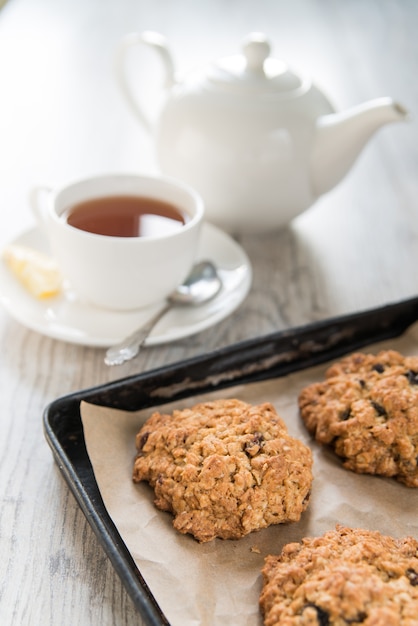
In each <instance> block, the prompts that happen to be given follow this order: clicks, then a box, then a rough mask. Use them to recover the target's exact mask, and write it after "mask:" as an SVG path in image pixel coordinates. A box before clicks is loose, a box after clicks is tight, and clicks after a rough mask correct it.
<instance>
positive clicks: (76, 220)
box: [63, 196, 187, 237]
mask: <svg viewBox="0 0 418 626" xmlns="http://www.w3.org/2000/svg"><path fill="white" fill-rule="evenodd" d="M63 217H64V219H65V220H66V222H67V223H68V224H70V226H74V228H78V229H80V230H85V231H87V232H88V233H95V234H96V235H108V236H111V237H152V236H161V235H165V234H169V233H171V232H174V231H176V230H178V229H179V228H181V227H182V226H183V225H184V224H185V223H186V221H187V217H186V215H185V214H184V213H182V212H181V211H180V209H178V208H176V207H175V206H174V205H172V204H171V203H169V202H165V201H163V200H157V199H155V198H147V197H142V196H106V197H103V198H93V199H90V200H85V201H83V202H80V203H79V204H76V205H74V206H72V207H71V208H70V209H69V210H68V211H67V212H66V213H65V214H64V216H63Z"/></svg>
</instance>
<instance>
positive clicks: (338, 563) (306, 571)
mask: <svg viewBox="0 0 418 626" xmlns="http://www.w3.org/2000/svg"><path fill="white" fill-rule="evenodd" d="M262 573H263V589H262V592H261V595H260V608H261V611H262V613H263V615H264V624H265V626H276V625H278V624H280V626H296V625H300V626H302V625H303V626H307V625H310V626H334V625H335V626H346V625H348V624H351V625H356V624H363V625H364V626H400V625H402V626H417V625H418V541H416V540H415V539H413V538H412V537H405V538H403V539H394V538H392V537H389V536H385V535H382V534H380V533H379V532H377V531H369V530H362V529H352V528H345V527H343V526H337V527H336V530H335V531H330V532H327V533H325V535H323V536H322V537H316V538H305V539H303V540H302V541H301V542H300V543H289V544H287V545H286V546H285V547H284V548H283V550H282V552H281V554H280V555H279V556H268V557H267V558H266V560H265V565H264V568H263V570H262Z"/></svg>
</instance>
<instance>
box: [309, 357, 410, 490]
mask: <svg viewBox="0 0 418 626" xmlns="http://www.w3.org/2000/svg"><path fill="white" fill-rule="evenodd" d="M299 408H300V413H301V416H302V419H303V421H304V422H305V425H306V427H307V429H308V430H309V432H310V433H312V434H313V436H314V437H315V439H316V440H317V441H319V442H321V443H325V444H329V445H331V446H332V447H333V448H334V450H335V452H336V453H337V454H338V455H339V456H340V457H342V458H343V459H344V467H346V468H347V469H350V470H352V471H354V472H358V473H367V474H380V475H382V476H392V477H395V478H397V479H398V480H399V481H400V482H402V483H404V484H405V485H407V486H408V487H418V357H404V356H402V355H401V354H399V353H398V352H395V351H394V350H388V351H383V352H380V353H379V354H378V355H377V356H375V355H372V354H361V353H356V354H352V355H351V356H348V357H346V358H344V359H343V360H342V361H340V362H338V363H335V364H334V365H332V366H331V367H330V368H329V369H328V371H327V373H326V380H325V382H320V383H315V384H312V385H309V386H308V387H306V388H305V389H304V390H303V391H302V392H301V394H300V396H299Z"/></svg>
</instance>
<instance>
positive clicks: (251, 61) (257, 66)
mask: <svg viewBox="0 0 418 626" xmlns="http://www.w3.org/2000/svg"><path fill="white" fill-rule="evenodd" d="M242 49H243V53H244V56H245V60H246V62H247V69H248V70H250V71H253V72H257V73H264V61H265V60H266V59H267V58H268V57H269V56H270V50H271V46H270V43H269V42H268V40H267V38H266V36H265V35H264V34H263V33H251V34H250V35H249V36H248V37H247V39H246V41H245V42H244V44H243V48H242Z"/></svg>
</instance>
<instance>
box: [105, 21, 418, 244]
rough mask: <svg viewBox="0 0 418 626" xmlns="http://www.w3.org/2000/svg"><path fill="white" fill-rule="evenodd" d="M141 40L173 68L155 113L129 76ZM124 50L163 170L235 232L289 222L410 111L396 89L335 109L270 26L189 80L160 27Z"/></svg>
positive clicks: (121, 62) (128, 91)
mask: <svg viewBox="0 0 418 626" xmlns="http://www.w3.org/2000/svg"><path fill="white" fill-rule="evenodd" d="M138 44H145V45H147V46H151V47H152V49H153V50H155V51H156V52H157V53H158V54H159V57H160V59H161V62H162V63H163V66H164V69H165V76H166V81H165V87H164V89H165V94H164V96H165V97H164V102H163V105H162V108H161V110H160V111H159V115H158V116H157V119H156V121H155V122H152V121H151V120H150V119H149V118H148V117H147V115H146V113H145V111H144V106H143V103H140V102H139V98H138V96H135V95H134V92H133V88H132V85H131V82H130V80H129V79H128V77H127V72H126V53H127V50H128V49H129V48H131V47H132V46H136V45H138ZM117 60H118V64H117V68H118V76H119V81H120V85H121V87H122V89H123V92H124V94H125V95H126V97H127V99H128V101H129V103H130V104H131V105H132V107H133V109H134V111H135V113H136V114H137V115H138V117H139V119H140V121H141V123H142V124H144V126H145V127H146V128H147V129H149V131H150V132H151V133H152V135H153V138H154V141H155V147H156V156H157V161H158V164H159V167H160V169H161V171H162V172H163V173H164V174H166V175H169V176H174V177H176V178H180V179H182V180H184V181H186V182H187V183H189V184H190V185H192V186H193V187H195V189H196V190H197V191H198V192H199V193H200V194H201V195H202V197H203V200H204V202H205V207H206V217H207V219H208V220H209V221H211V222H213V223H214V224H217V225H218V226H220V227H221V228H223V229H225V230H227V231H230V232H234V233H239V232H241V233H250V232H264V231H270V230H272V229H277V228H280V227H282V226H283V225H285V224H287V223H288V222H289V221H290V220H292V219H293V218H294V217H296V216H297V215H299V214H300V213H301V212H302V211H304V210H305V209H307V208H308V207H309V206H311V205H312V204H313V203H314V202H315V200H316V199H317V198H318V197H319V196H320V195H321V194H323V193H325V192H326V191H328V190H330V189H331V188H332V187H333V186H334V185H336V184H337V183H338V182H339V181H340V180H341V179H342V178H343V176H344V175H345V174H346V173H347V171H348V170H349V168H350V167H351V165H352V164H353V163H354V161H355V160H356V158H357V156H358V155H359V154H360V152H361V150H362V148H363V146H364V145H365V144H366V142H367V141H368V139H369V138H370V137H371V135H372V134H373V133H374V132H375V131H376V130H377V129H378V128H379V127H381V126H382V125H384V124H387V123H388V122H394V121H399V120H402V119H404V118H405V117H406V116H407V112H406V111H405V109H404V108H403V107H402V106H401V105H399V104H397V103H395V102H393V101H392V100H391V99H390V98H379V99H376V100H372V101H370V102H366V103H364V104H362V105H359V106H356V107H353V108H351V109H349V110H347V111H344V112H342V113H335V112H334V110H333V107H332V105H331V104H330V102H329V101H328V100H327V98H326V97H325V95H324V94H323V93H322V92H321V91H320V90H319V89H318V88H317V87H316V86H315V85H314V84H313V83H312V82H311V80H310V79H308V78H306V77H303V76H298V75H296V74H295V73H293V72H292V71H290V69H289V68H288V67H287V65H286V64H285V63H284V62H283V61H280V60H277V59H274V58H271V57H270V45H269V42H268V40H267V39H266V37H265V36H264V35H263V34H261V33H252V34H251V35H249V36H248V38H247V39H246V41H245V42H244V44H243V54H239V55H236V56H232V57H228V58H225V59H221V60H219V61H217V62H215V63H213V64H212V65H210V66H209V67H208V68H206V69H202V70H197V71H196V72H193V73H191V74H190V75H189V76H187V77H186V78H185V79H184V80H182V81H180V80H178V79H177V77H176V75H175V70H174V63H173V57H172V54H171V52H170V49H169V47H168V44H167V42H166V40H165V38H164V37H163V36H162V35H160V34H159V33H154V32H144V33H142V34H135V33H134V34H130V35H127V36H126V37H125V38H124V39H123V41H122V42H121V47H120V49H119V54H118V56H117Z"/></svg>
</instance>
